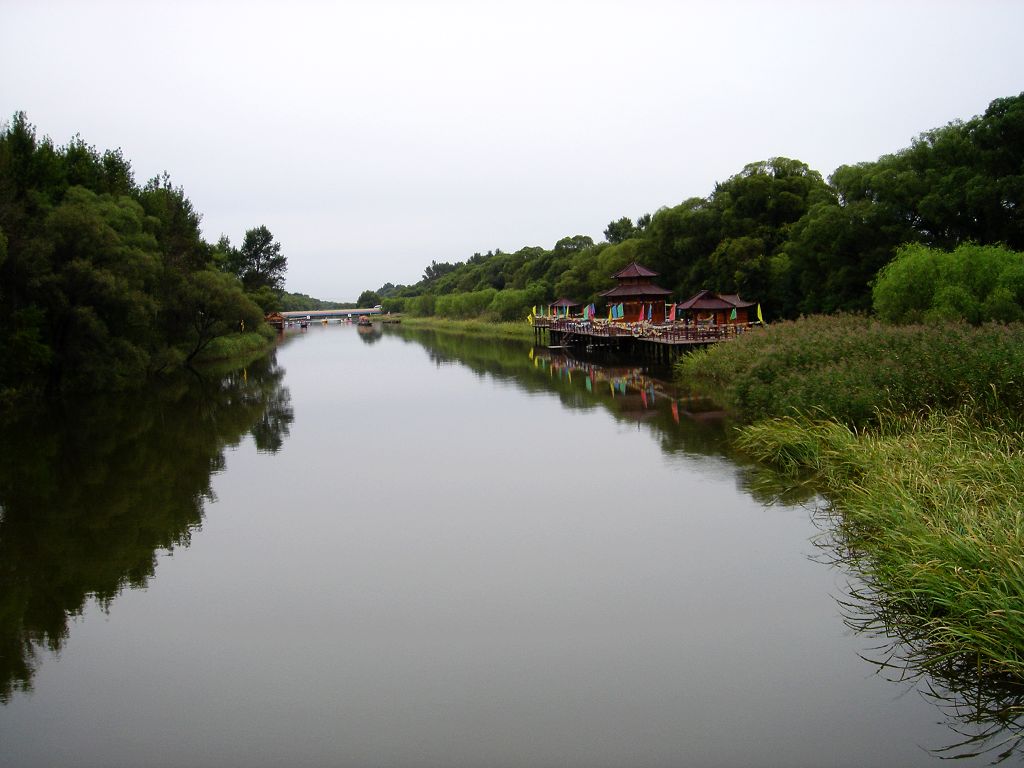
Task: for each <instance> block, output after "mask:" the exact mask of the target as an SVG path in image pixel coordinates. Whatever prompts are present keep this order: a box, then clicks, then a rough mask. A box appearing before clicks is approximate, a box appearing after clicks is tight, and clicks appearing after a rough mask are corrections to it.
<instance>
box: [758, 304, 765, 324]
mask: <svg viewBox="0 0 1024 768" xmlns="http://www.w3.org/2000/svg"><path fill="white" fill-rule="evenodd" d="M757 322H759V323H760V324H761V325H764V318H763V317H761V305H760V304H758V305H757Z"/></svg>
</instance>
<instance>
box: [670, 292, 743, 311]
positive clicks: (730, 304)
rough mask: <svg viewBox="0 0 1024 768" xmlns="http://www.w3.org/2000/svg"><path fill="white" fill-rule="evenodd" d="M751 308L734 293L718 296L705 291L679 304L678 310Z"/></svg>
mask: <svg viewBox="0 0 1024 768" xmlns="http://www.w3.org/2000/svg"><path fill="white" fill-rule="evenodd" d="M752 306H754V304H753V303H752V302H749V301H744V300H743V299H741V298H740V297H739V295H737V294H735V293H721V294H719V293H714V292H713V291H709V290H706V289H705V290H703V291H698V292H697V293H695V294H694V295H693V296H691V297H690V298H688V299H687V300H686V301H682V302H680V303H679V308H680V309H743V308H744V307H752Z"/></svg>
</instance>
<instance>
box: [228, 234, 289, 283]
mask: <svg viewBox="0 0 1024 768" xmlns="http://www.w3.org/2000/svg"><path fill="white" fill-rule="evenodd" d="M227 265H228V267H229V271H231V272H233V273H234V274H235V276H237V277H238V279H239V280H241V281H242V285H243V286H245V290H246V291H249V292H255V291H257V290H258V289H260V288H262V287H264V286H265V287H267V288H270V289H272V290H274V291H280V290H282V289H283V288H284V273H285V271H286V270H287V269H288V260H287V259H286V258H285V257H284V256H282V255H281V244H280V243H278V242H275V240H274V236H273V235H272V234H271V233H270V230H269V229H267V228H266V227H265V226H262V225H261V226H259V227H256V228H255V229H250V230H248V231H247V232H246V233H245V239H244V240H243V241H242V246H241V248H239V249H238V250H237V251H233V252H229V254H228V260H227Z"/></svg>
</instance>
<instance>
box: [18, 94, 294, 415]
mask: <svg viewBox="0 0 1024 768" xmlns="http://www.w3.org/2000/svg"><path fill="white" fill-rule="evenodd" d="M199 223H200V215H199V214H198V213H197V212H196V211H195V210H194V209H193V206H192V204H191V203H190V202H189V200H188V199H187V198H186V197H185V194H184V192H183V191H182V189H181V188H179V187H175V186H173V185H172V184H171V182H170V178H169V177H168V176H167V174H164V175H163V176H161V177H157V178H153V179H150V180H149V181H148V182H146V183H145V184H143V185H141V186H140V185H138V184H137V183H136V182H135V179H134V176H133V173H132V168H131V164H130V163H129V162H128V160H126V159H125V158H124V157H123V156H122V154H121V152H120V151H119V150H118V151H110V150H108V151H105V152H103V153H102V154H101V153H100V152H99V151H97V150H96V149H95V147H92V146H90V145H88V144H86V143H85V142H84V141H83V140H82V139H81V138H79V137H77V136H76V137H75V138H73V139H72V140H71V141H70V142H69V143H68V144H67V145H65V146H55V145H54V144H53V142H51V141H50V140H49V139H48V138H40V137H38V136H37V135H36V131H35V128H34V127H33V126H32V125H31V124H30V123H29V122H28V120H27V118H26V116H25V114H24V113H17V114H16V115H14V117H13V119H12V121H11V122H10V123H9V124H6V125H4V126H3V128H2V130H0V318H2V319H3V327H4V332H3V333H2V334H0V404H2V402H3V401H5V400H7V399H9V398H10V397H11V396H13V395H14V393H16V392H18V391H21V392H25V391H27V390H32V391H38V390H41V389H44V388H45V389H47V390H50V391H53V390H83V389H91V390H101V389H122V388H125V387H129V386H132V385H133V384H136V383H137V382H139V381H142V380H145V377H146V376H148V375H151V374H153V373H154V372H156V371H162V370H168V369H172V368H175V367H180V366H181V365H182V364H184V363H187V362H189V361H192V360H194V359H195V358H196V357H197V356H200V355H201V354H203V352H204V350H206V349H207V348H208V347H209V345H210V344H211V342H213V341H214V340H215V339H217V338H218V337H222V336H226V335H230V334H237V333H240V332H242V331H244V330H246V329H248V331H249V332H252V331H254V330H257V331H258V330H261V329H263V328H265V327H266V326H265V323H264V322H263V315H264V312H265V311H266V310H268V309H270V308H273V307H274V306H275V305H276V304H277V302H278V301H279V297H280V295H281V292H282V288H283V282H284V272H285V269H286V266H287V261H286V259H285V257H284V256H283V255H282V254H281V246H280V244H279V243H277V242H276V241H275V240H274V237H273V235H272V234H271V233H270V231H269V230H268V229H267V228H266V227H264V226H259V227H254V228H253V229H251V230H249V231H247V232H246V233H245V237H244V240H243V243H242V245H241V246H240V247H238V248H235V247H233V246H232V245H231V243H230V241H229V240H228V239H227V238H226V237H222V238H221V239H220V241H219V242H218V243H216V244H210V243H207V242H205V241H204V240H203V238H202V236H201V232H200V228H199Z"/></svg>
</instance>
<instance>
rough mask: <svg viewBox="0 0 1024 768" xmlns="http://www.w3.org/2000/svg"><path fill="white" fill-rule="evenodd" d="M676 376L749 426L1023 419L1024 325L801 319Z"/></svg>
mask: <svg viewBox="0 0 1024 768" xmlns="http://www.w3.org/2000/svg"><path fill="white" fill-rule="evenodd" d="M676 375H677V378H679V379H680V382H681V383H682V384H685V385H687V386H690V387H693V388H696V389H698V390H700V391H702V392H704V393H706V394H708V395H709V396H711V397H713V398H715V399H717V400H718V401H719V402H721V404H722V405H723V406H725V407H726V408H728V409H729V410H730V411H732V412H733V413H734V414H735V415H736V416H737V417H738V418H741V419H744V420H747V421H756V420H758V419H764V418H771V417H775V416H784V415H793V414H795V413H808V412H815V413H820V414H821V415H822V416H823V417H826V418H834V419H837V420H839V421H841V422H843V423H845V424H850V425H864V424H871V423H874V420H875V417H876V415H877V414H878V413H880V412H883V411H889V412H892V411H895V412H903V411H908V410H916V409H920V408H956V407H959V406H960V405H963V404H966V403H973V404H975V405H979V406H981V407H982V408H984V409H985V410H987V411H989V412H994V413H1003V414H1010V413H1021V412H1024V324H1019V323H1018V324H1014V325H1008V326H1007V325H995V324H992V325H987V326H982V327H973V326H970V325H967V324H965V323H949V324H944V325H928V326H925V325H905V326H895V325H889V324H886V323H881V322H878V321H876V320H872V319H870V318H866V317H861V316H855V315H839V316H828V317H826V316H815V317H808V318H801V319H800V320H797V321H793V322H784V323H777V324H773V325H771V326H769V327H767V328H765V329H764V330H763V331H758V332H756V333H748V334H744V335H743V336H741V337H740V338H738V339H736V340H735V341H730V342H729V343H727V344H719V345H716V346H714V347H712V348H710V349H708V350H706V351H703V352H697V353H694V354H691V355H688V356H687V357H685V358H684V359H683V360H682V361H681V362H680V363H679V364H678V365H677V368H676Z"/></svg>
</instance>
